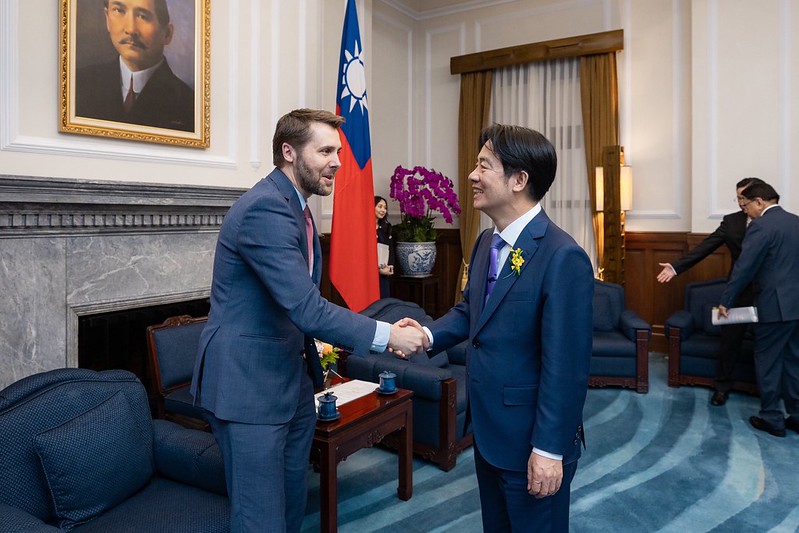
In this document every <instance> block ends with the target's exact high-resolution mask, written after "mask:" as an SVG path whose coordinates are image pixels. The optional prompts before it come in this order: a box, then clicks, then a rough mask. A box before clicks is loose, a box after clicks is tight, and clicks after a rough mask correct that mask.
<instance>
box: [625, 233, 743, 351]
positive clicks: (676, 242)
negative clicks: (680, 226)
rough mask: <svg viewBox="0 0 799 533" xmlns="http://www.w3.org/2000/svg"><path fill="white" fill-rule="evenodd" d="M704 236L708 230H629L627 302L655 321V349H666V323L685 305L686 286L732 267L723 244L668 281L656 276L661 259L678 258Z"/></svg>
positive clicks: (626, 263)
mask: <svg viewBox="0 0 799 533" xmlns="http://www.w3.org/2000/svg"><path fill="white" fill-rule="evenodd" d="M705 237H707V234H699V233H655V232H652V233H647V232H628V233H627V242H626V256H625V264H624V272H625V276H626V277H625V284H624V285H625V290H624V295H625V299H626V304H627V307H628V308H630V309H634V310H635V311H636V312H637V313H638V314H639V315H641V318H643V319H644V320H646V321H647V322H649V323H650V324H651V325H652V330H653V339H652V349H653V350H655V351H660V352H665V351H666V343H665V338H664V336H663V323H664V322H665V321H666V319H667V318H668V317H669V316H670V315H671V314H672V313H674V312H675V311H677V310H678V309H682V308H683V297H684V295H685V286H686V285H687V284H688V283H691V282H692V281H700V280H707V279H713V278H719V277H726V276H727V274H728V272H729V270H730V261H731V258H730V252H729V250H728V249H727V247H726V246H722V247H720V248H718V249H717V250H716V251H715V252H714V253H713V254H711V255H710V256H708V257H706V258H705V259H703V260H702V261H701V262H699V263H698V264H697V265H696V266H694V267H693V268H691V269H689V270H688V271H687V272H684V273H683V274H682V275H680V276H677V277H676V278H674V279H672V280H671V281H670V282H669V283H663V284H661V283H658V281H657V279H656V277H657V275H658V273H659V272H660V271H661V270H662V269H663V267H661V266H659V265H658V263H670V262H672V261H675V260H677V259H679V258H680V257H682V255H683V254H685V252H687V251H688V250H690V249H691V248H693V247H694V246H695V245H696V244H697V243H699V242H701V241H702V239H704V238H705Z"/></svg>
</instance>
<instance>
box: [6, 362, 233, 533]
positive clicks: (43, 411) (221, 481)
mask: <svg viewBox="0 0 799 533" xmlns="http://www.w3.org/2000/svg"><path fill="white" fill-rule="evenodd" d="M0 479H2V480H3V483H2V485H1V486H0V530H2V531H20V532H21V531H25V532H45V531H64V530H65V531H78V532H105V531H114V532H136V533H142V532H153V533H155V532H162V531H170V532H186V533H195V532H197V531H203V532H207V533H211V532H226V531H229V528H230V508H229V503H228V499H227V497H226V495H225V494H226V491H225V475H224V467H223V464H222V458H221V454H220V452H219V448H218V447H217V444H216V441H215V440H214V437H213V435H211V434H210V433H206V432H202V431H197V430H192V429H187V428H184V427H182V426H179V425H177V424H175V423H173V422H168V421H165V420H153V419H152V418H151V415H150V409H149V406H148V401H147V393H146V391H145V390H144V387H143V386H142V384H141V382H139V380H138V379H137V378H136V376H135V375H134V374H132V373H130V372H128V371H125V370H107V371H103V372H95V371H93V370H88V369H82V368H64V369H58V370H52V371H49V372H44V373H40V374H36V375H33V376H29V377H26V378H23V379H21V380H19V381H17V382H16V383H13V384H12V385H10V386H8V387H7V388H5V389H3V390H2V391H0Z"/></svg>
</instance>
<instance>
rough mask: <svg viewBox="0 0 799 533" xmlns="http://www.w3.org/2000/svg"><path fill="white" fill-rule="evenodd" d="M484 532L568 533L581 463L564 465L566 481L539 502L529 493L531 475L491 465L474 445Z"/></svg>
mask: <svg viewBox="0 0 799 533" xmlns="http://www.w3.org/2000/svg"><path fill="white" fill-rule="evenodd" d="M474 464H475V470H476V471H477V485H478V487H479V489H480V507H481V509H482V515H483V531H486V532H496V533H508V532H513V533H521V532H529V531H535V532H537V533H567V532H568V531H569V500H570V496H571V495H570V490H571V482H572V479H573V478H574V474H575V472H577V461H573V462H571V463H569V464H565V465H563V482H562V483H561V486H560V490H558V492H556V493H555V494H554V495H552V496H547V497H545V498H541V499H537V498H535V497H533V496H531V495H530V494H529V493H528V492H527V472H526V471H525V472H516V471H511V470H503V469H501V468H497V467H495V466H492V465H491V464H489V463H488V462H487V461H486V460H485V459H484V458H483V456H482V455H481V454H480V450H479V448H478V447H477V444H476V443H475V445H474Z"/></svg>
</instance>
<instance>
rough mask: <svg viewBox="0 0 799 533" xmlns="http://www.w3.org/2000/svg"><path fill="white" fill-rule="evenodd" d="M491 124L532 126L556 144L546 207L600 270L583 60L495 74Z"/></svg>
mask: <svg viewBox="0 0 799 533" xmlns="http://www.w3.org/2000/svg"><path fill="white" fill-rule="evenodd" d="M491 122H492V123H495V122H496V123H500V124H515V125H519V126H525V127H528V128H532V129H534V130H537V131H539V132H541V133H542V134H544V135H545V136H546V137H547V139H549V140H550V142H551V143H552V144H553V145H554V146H555V151H556V152H557V154H558V171H557V174H556V176H555V182H554V183H553V184H552V188H551V189H550V190H549V192H548V193H547V194H546V196H544V200H543V202H542V207H543V208H544V210H546V212H547V215H549V217H550V218H551V219H552V220H553V221H554V222H555V223H556V224H557V225H558V226H560V227H561V228H562V229H563V230H565V231H566V232H568V233H569V234H570V235H571V236H572V237H574V240H575V241H577V243H578V244H579V245H580V246H582V247H583V249H584V250H585V251H586V253H587V254H588V257H590V258H591V264H593V265H594V270H595V271H596V264H597V253H596V245H595V238H594V227H593V223H592V215H593V214H592V213H591V202H590V199H589V194H590V193H589V189H588V183H587V179H586V176H587V173H586V168H585V144H584V142H583V118H582V104H581V101H580V61H579V59H577V58H575V59H560V60H555V61H546V62H541V63H530V64H527V65H521V66H513V67H507V68H504V69H498V70H496V71H495V72H494V83H493V86H492V93H491ZM485 227H491V221H490V220H488V217H486V216H485V215H482V218H481V229H482V228H485Z"/></svg>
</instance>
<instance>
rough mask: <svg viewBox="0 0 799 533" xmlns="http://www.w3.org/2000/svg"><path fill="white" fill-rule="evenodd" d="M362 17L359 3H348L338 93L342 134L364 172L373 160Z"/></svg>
mask: <svg viewBox="0 0 799 533" xmlns="http://www.w3.org/2000/svg"><path fill="white" fill-rule="evenodd" d="M363 57H364V52H363V44H362V43H361V33H360V30H359V29H358V14H357V12H356V10H355V2H354V1H353V0H349V1H348V2H347V12H346V14H345V15H344V33H343V37H342V39H341V58H340V61H339V65H341V72H340V76H339V81H338V90H337V92H336V104H337V105H338V107H339V110H340V114H341V116H342V117H344V118H345V119H346V122H345V123H344V124H343V125H342V126H341V130H342V131H343V132H344V135H346V137H347V140H348V141H349V143H350V146H351V147H352V152H353V154H354V156H355V160H356V161H357V162H358V166H360V167H361V169H363V168H364V167H365V166H366V163H367V162H368V161H369V159H371V157H372V147H371V143H370V141H369V108H368V103H367V99H366V69H365V68H364V62H363Z"/></svg>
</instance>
